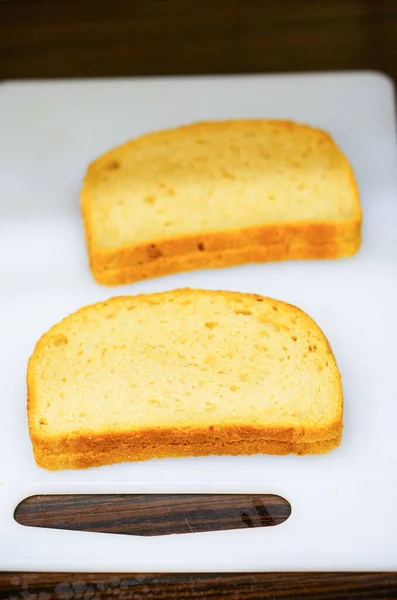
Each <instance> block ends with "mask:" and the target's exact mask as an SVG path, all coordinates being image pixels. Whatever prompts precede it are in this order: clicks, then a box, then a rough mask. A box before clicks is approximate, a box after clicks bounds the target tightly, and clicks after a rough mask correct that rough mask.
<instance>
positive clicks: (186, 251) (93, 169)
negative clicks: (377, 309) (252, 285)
mask: <svg viewBox="0 0 397 600" xmlns="http://www.w3.org/2000/svg"><path fill="white" fill-rule="evenodd" d="M81 205H82V212H83V218H84V226H85V232H86V239H87V247H88V253H89V260H90V264H91V268H92V272H93V274H94V277H95V278H96V280H97V281H98V282H99V283H103V284H107V285H117V284H122V283H129V282H133V281H138V280H141V279H146V278H150V277H157V276H160V275H165V274H168V273H174V272H177V271H187V270H190V269H199V268H208V267H224V266H231V265H237V264H242V263H245V262H263V261H264V262H266V261H277V260H285V259H314V258H339V257H344V256H350V255H352V254H354V253H355V252H356V251H357V250H358V248H359V246H360V232H361V208H360V203H359V196H358V189H357V185H356V182H355V179H354V175H353V171H352V169H351V167H350V165H349V162H348V160H347V159H346V157H345V156H344V155H343V154H342V152H341V151H340V150H339V149H338V147H337V146H336V144H335V143H334V142H333V140H332V139H331V138H330V137H329V136H328V135H327V134H326V133H324V132H323V131H320V130H318V129H313V128H311V127H308V126H305V125H298V124H294V123H290V122H284V121H266V120H243V121H224V122H208V123H198V124H194V125H190V126H186V127H181V128H179V129H173V130H168V131H161V132H158V133H153V134H149V135H145V136H143V137H141V138H138V139H135V140H133V141H131V142H128V143H126V144H124V145H122V146H119V147H118V148H115V149H114V150H111V151H110V152H108V153H107V154H105V155H104V156H101V157H100V158H98V159H97V160H96V161H95V162H93V163H92V164H91V165H90V167H89V169H88V172H87V174H86V177H85V181H84V186H83V189H82V193H81Z"/></svg>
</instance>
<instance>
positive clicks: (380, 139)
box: [0, 73, 397, 572]
mask: <svg viewBox="0 0 397 600" xmlns="http://www.w3.org/2000/svg"><path fill="white" fill-rule="evenodd" d="M228 117H278V118H288V119H295V120H297V121H302V122H307V123H310V124H312V125H315V126H319V127H322V128H325V129H326V130H328V131H329V132H330V133H331V134H332V136H334V138H335V139H336V141H337V142H338V143H339V144H340V146H341V148H342V149H343V150H344V151H345V152H346V153H347V155H348V157H349V158H350V160H351V162H352V164H353V167H354V169H355V171H356V175H357V178H358V183H359V187H360V191H361V197H362V204H363V208H364V216H365V220H364V228H363V246H362V249H361V251H360V252H359V254H358V255H357V256H355V257H354V258H351V259H346V260H339V261H330V262H322V261H318V262H316V261H310V262H289V263H281V264H263V265H247V266H242V267H238V268H230V269H222V270H212V271H211V270H208V271H205V270H203V271H197V272H193V273H184V274H178V275H174V276H170V277H164V278H161V279H156V280H152V281H146V282H143V283H138V284H135V285H129V286H125V287H121V288H120V287H119V288H113V289H110V288H105V287H100V286H99V285H97V284H96V283H95V282H94V280H93V278H92V276H91V274H90V272H89V269H88V266H87V260H86V252H85V248H84V242H83V232H82V226H81V220H80V215H79V206H78V194H79V189H80V186H81V181H82V177H83V175H84V171H85V168H86V166H87V164H88V163H89V161H91V160H92V159H94V158H95V157H96V156H97V155H99V154H100V153H102V152H103V151H105V150H107V149H108V148H110V147H112V146H114V145H117V144H119V143H121V142H123V141H125V140H127V139H129V138H131V137H134V136H136V135H138V134H141V133H144V132H148V131H151V130H155V129H158V128H163V127H169V126H176V125H180V124H183V123H189V122H191V121H197V120H200V119H221V118H228ZM0 217H1V220H0V282H1V283H0V290H1V293H0V322H1V330H0V331H1V335H0V352H1V361H0V540H1V541H0V569H5V570H46V571H50V570H56V571H62V570H64V571H69V570H70V571H107V572H109V571H118V572H121V571H151V572H153V571H157V572H158V571H233V570H236V571H255V570H260V571H264V570H301V569H304V570H314V569H327V570H349V569H365V570H376V569H381V570H382V569H397V434H396V423H397V386H396V371H397V360H396V359H397V311H396V308H397V233H396V230H397V149H396V130H395V115H394V97H393V87H392V84H391V82H390V81H389V80H388V79H387V78H386V77H384V76H383V75H380V74H376V73H345V74H329V75H293V76H269V77H268V76H253V77H251V76H249V77H244V76H239V77H227V78H221V77H211V78H209V77H207V78H183V79H176V78H173V79H135V80H133V79H128V80H100V81H78V82H77V81H68V82H66V81H65V82H62V81H61V82H30V83H26V82H20V83H5V84H4V85H1V86H0ZM180 286H190V287H202V288H223V289H231V290H241V291H246V292H257V293H259V294H264V295H268V296H273V297H275V298H278V299H281V300H286V301H288V302H291V303H294V304H296V305H298V306H299V307H301V308H302V309H304V310H305V311H307V312H308V313H309V314H310V315H311V316H312V317H313V318H314V319H315V320H316V321H317V322H318V323H319V325H320V326H321V327H322V328H323V330H324V331H325V333H326V335H327V336H328V338H329V340H330V342H331V344H332V347H333V349H334V352H335V355H336V358H337V361H338V364H339V367H340V370H341V372H342V375H343V385H344V393H345V429H344V435H343V440H342V444H341V446H340V448H339V449H337V450H335V451H333V452H332V453H330V454H328V455H325V456H305V457H297V456H287V457H271V456H254V457H205V458H187V459H167V460H152V461H149V462H143V463H136V464H123V465H115V466H109V467H102V468H96V469H95V468H94V469H90V470H87V471H80V472H79V471H63V472H57V473H50V472H46V471H44V470H41V469H39V468H38V467H36V465H35V463H34V460H33V456H32V451H31V446H30V441H29V438H28V430H27V421H26V409H25V404H26V388H25V373H26V362H27V359H28V357H29V355H30V353H31V352H32V349H33V346H34V344H35V342H36V340H37V339H38V338H39V337H40V335H41V334H42V333H43V332H44V331H46V330H47V329H48V328H49V327H50V326H51V325H53V324H54V323H55V322H57V321H58V320H59V319H61V318H62V317H63V316H65V315H66V314H68V313H69V312H72V311H74V310H76V309H77V308H79V307H80V306H81V305H83V304H87V303H90V302H95V301H97V300H101V299H105V298H108V297H110V296H111V295H113V294H136V293H138V292H152V291H157V290H165V289H171V288H175V287H180ZM73 492H78V493H95V492H106V493H109V492H122V493H136V492H138V493H141V492H156V493H159V492H160V493H161V492H167V493H169V492H175V493H179V492H183V493H186V492H195V493H197V492H205V493H208V492H210V493H211V492H214V493H222V492H228V493H240V492H241V493H267V492H268V493H276V494H281V495H283V496H284V497H285V498H287V499H288V500H289V501H290V503H291V505H292V515H291V517H290V518H289V519H288V520H287V521H286V522H285V523H284V524H282V525H280V526H277V527H272V528H258V529H249V530H238V531H220V532H211V533H193V534H185V535H171V536H164V537H159V538H156V537H154V538H153V537H151V538H142V537H134V536H121V535H108V534H100V533H84V532H72V531H57V530H45V529H35V528H27V527H23V526H21V525H18V524H17V523H16V522H15V521H14V520H13V511H14V508H15V506H16V505H17V503H18V502H19V501H20V500H22V499H23V498H25V497H27V496H29V495H32V494H43V493H57V494H59V493H73ZM374 511H375V512H374Z"/></svg>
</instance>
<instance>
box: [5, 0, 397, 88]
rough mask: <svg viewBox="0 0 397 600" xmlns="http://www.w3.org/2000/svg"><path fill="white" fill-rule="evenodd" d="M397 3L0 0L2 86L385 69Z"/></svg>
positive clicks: (393, 71) (392, 50)
mask: <svg viewBox="0 0 397 600" xmlns="http://www.w3.org/2000/svg"><path fill="white" fill-rule="evenodd" d="M396 40H397V7H396V1H395V0H278V1H277V0H113V1H110V2H109V1H107V0H97V1H94V0H9V1H7V0H6V1H4V0H0V79H6V78H15V77H23V78H25V77H88V76H108V75H142V74H144V75H146V74H163V75H164V74H167V75H169V74H196V73H238V72H276V71H306V70H307V71H313V70H330V69H331V70H335V69H362V68H364V69H380V70H382V71H385V72H386V73H388V74H389V75H391V76H392V77H394V78H395V79H397V52H396Z"/></svg>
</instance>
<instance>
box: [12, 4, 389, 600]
mask: <svg viewBox="0 0 397 600" xmlns="http://www.w3.org/2000/svg"><path fill="white" fill-rule="evenodd" d="M340 69H377V70H381V71H383V72H385V73H387V74H389V75H390V76H391V77H392V78H393V79H394V80H395V81H397V0H279V1H275V0H222V1H220V0H113V1H112V2H109V1H107V0H97V1H94V0H0V80H1V79H9V78H43V77H89V76H120V75H158V74H160V75H168V74H208V73H241V72H245V73H250V72H251V73H252V72H285V71H320V70H323V71H327V70H340ZM120 498H121V499H120ZM94 502H96V505H95V515H92V514H91V516H90V518H88V517H89V515H90V511H92V499H89V498H87V497H85V498H82V497H78V498H76V499H75V500H70V499H69V500H68V501H67V502H66V501H59V500H58V501H57V502H56V501H55V499H52V501H49V499H48V498H45V497H42V498H41V499H35V500H31V501H29V502H28V503H26V504H25V505H24V506H23V508H22V507H20V510H19V515H18V518H19V519H21V520H25V521H24V522H25V523H26V524H28V522H29V523H30V524H34V525H39V526H43V524H45V523H46V524H47V525H48V524H52V525H54V523H56V522H57V523H58V526H59V525H62V524H63V525H66V524H67V521H68V520H69V525H73V524H74V525H77V524H78V522H79V516H80V515H82V516H83V517H82V520H83V522H84V523H85V524H86V525H87V523H90V524H91V526H93V527H102V528H107V530H108V531H113V532H116V531H120V532H122V533H129V532H131V531H132V530H133V526H132V525H131V519H130V516H128V518H126V515H130V512H129V511H130V510H131V509H132V506H131V505H129V502H130V500H128V499H126V498H125V497H119V499H118V500H117V502H116V507H113V509H112V510H113V513H112V515H111V516H109V515H108V514H105V513H106V510H107V508H106V507H108V506H109V499H108V500H106V499H105V502H104V506H99V505H98V502H99V500H98V498H96V499H94ZM135 502H136V499H135ZM158 502H159V503H160V504H161V502H162V501H161V500H159V501H158ZM167 502H168V500H167ZM175 502H177V503H178V502H179V503H180V502H181V500H180V499H178V497H176V498H175ZM239 502H240V503H241V499H240V500H239ZM141 504H142V499H141ZM160 504H158V505H157V510H160ZM168 504H169V502H168ZM264 506H265V508H266V510H267V515H266V514H265V513H264V512H263V510H262V509H260V510H262V513H263V514H262V517H261V515H260V514H258V512H257V511H256V512H255V509H252V506H251V507H250V510H251V511H252V510H253V512H252V514H251V513H247V514H248V517H249V519H251V522H254V523H255V524H254V526H256V525H257V524H260V525H266V524H269V523H270V521H271V520H272V519H273V520H274V519H276V520H277V518H281V516H280V515H283V516H284V517H285V515H286V512H285V511H286V510H288V508H287V509H286V505H285V503H284V504H283V505H281V504H280V506H279V507H278V508H276V506H275V504H273V505H271V506H270V505H269V506H268V505H267V504H266V503H264ZM374 507H375V508H374V515H368V518H369V519H370V518H376V499H375V498H374ZM135 508H136V504H135ZM146 508H148V507H146ZM186 508H187V509H188V510H187V513H186V514H187V515H188V516H187V517H186V514H185V513H184V512H183V510H181V505H180V504H179V507H178V506H174V507H173V508H172V512H173V514H174V517H175V518H174V520H173V526H174V527H176V526H179V527H182V525H181V523H182V521H183V519H185V518H187V519H188V523H190V524H192V521H191V518H192V511H191V510H190V512H189V507H188V506H186V504H185V505H184V509H186ZM190 508H191V507H190ZM141 509H143V510H144V506H143V507H142V506H141ZM228 510H229V513H228V512H227V510H226V508H225V506H223V507H222V509H219V504H218V505H217V504H216V502H215V505H211V503H210V502H209V500H207V501H206V511H204V512H205V513H206V515H203V514H201V515H196V516H195V518H194V523H193V525H192V527H193V526H194V528H196V527H197V528H198V527H205V526H208V523H209V521H210V520H211V519H212V521H213V522H212V525H216V526H217V527H218V528H219V527H220V528H222V527H223V526H224V525H231V524H233V526H235V525H236V523H237V521H238V519H237V518H236V515H235V513H233V510H238V511H240V513H239V514H240V521H239V526H249V525H247V523H249V520H247V519H246V521H245V523H244V520H243V519H242V518H241V513H242V512H247V508H244V507H242V505H241V504H240V505H239V506H237V507H236V506H235V505H234V507H233V510H232V509H231V506H230V505H229V508H228ZM222 511H223V512H222ZM230 511H231V512H230ZM277 511H278V512H277ZM283 511H284V512H283ZM160 513H161V510H160ZM160 513H158V514H160ZM184 515H185V516H184ZM233 515H234V516H233ZM261 518H262V522H261ZM324 518H326V515H325V516H324ZM233 519H234V521H233ZM51 520H52V521H51ZM132 521H133V522H134V527H136V526H137V525H139V519H135V521H134V519H132ZM178 524H179V525H178ZM140 525H142V523H140ZM153 527H154V526H153V525H152V529H151V531H152V534H153V531H154V530H155V529H156V527H157V533H159V532H160V533H161V528H162V527H163V529H164V524H163V525H161V519H160V520H159V521H158V522H157V526H156V527H154V529H153ZM363 527H365V523H363ZM135 532H136V530H135ZM162 533H165V531H164V530H163V531H162ZM0 543H1V540H0ZM114 597H118V598H134V599H135V598H163V599H168V598H169V599H171V598H179V599H181V600H182V599H183V600H184V599H190V598H197V599H199V598H200V599H202V598H213V599H215V598H225V599H229V598H233V599H235V600H243V599H250V600H255V599H260V598H283V599H287V600H288V599H290V598H291V599H293V598H297V599H298V598H299V599H301V598H305V599H311V600H314V599H319V598H327V599H331V598H338V599H345V598H368V599H370V600H372V599H374V600H375V599H377V598H397V574H358V573H339V574H337V573H305V574H294V573H284V574H272V573H270V574H224V575H220V574H218V575H189V574H180V575H178V574H170V575H156V574H134V575H128V576H126V575H89V574H59V573H52V574H51V573H33V574H31V573H3V574H0V599H5V598H7V599H8V600H12V599H14V600H15V599H18V600H19V599H20V598H23V599H25V600H26V599H28V600H29V599H30V600H52V599H54V600H55V599H56V600H69V599H72V598H73V599H74V598H76V599H79V598H81V599H82V598H84V599H85V598H87V599H88V598H114Z"/></svg>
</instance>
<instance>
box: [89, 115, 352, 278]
mask: <svg viewBox="0 0 397 600" xmlns="http://www.w3.org/2000/svg"><path fill="white" fill-rule="evenodd" d="M253 121H254V122H256V121H255V120H253ZM257 122H258V123H261V122H262V121H257ZM229 123H230V122H229V121H220V122H209V123H207V122H204V123H195V124H192V125H187V126H184V127H181V128H179V130H183V129H186V128H190V129H197V128H199V129H200V128H206V127H208V126H211V127H217V128H220V127H227V126H228V125H229ZM244 123H246V121H234V124H241V125H243V124H244ZM273 123H274V124H277V125H278V126H279V127H283V128H288V129H292V128H296V127H300V128H307V129H311V130H312V129H313V128H312V127H310V126H307V125H300V124H296V123H292V122H290V121H277V120H275V121H273ZM315 131H316V133H317V134H318V135H321V136H324V137H325V138H327V139H328V140H329V141H330V142H331V143H334V142H333V140H332V139H331V138H330V136H329V135H328V134H327V133H325V132H323V131H321V130H317V129H316V130H315ZM168 133H169V132H168V131H167V130H164V131H159V132H155V133H151V134H148V135H146V136H142V138H137V139H135V140H132V141H130V142H127V143H126V144H124V145H122V146H119V147H118V148H116V149H114V150H111V151H110V152H108V153H106V154H105V155H103V156H101V157H100V158H99V159H97V160H96V161H95V162H94V163H92V165H91V166H90V168H89V169H88V172H87V175H86V178H85V182H84V186H83V190H82V193H81V208H82V215H83V222H84V229H85V235H86V244H87V250H88V256H89V262H90V267H91V270H92V273H93V275H94V277H95V279H96V281H97V282H98V283H101V284H104V285H110V286H112V285H121V284H126V283H132V282H135V281H140V280H143V279H149V278H152V277H160V276H163V275H169V274H171V273H176V272H180V271H190V270H194V269H201V268H217V267H231V266H236V265H241V264H244V263H258V262H272V261H282V260H298V259H336V258H342V257H348V256H352V255H353V254H355V253H356V252H357V251H358V250H359V248H360V245H361V222H362V211H361V206H360V201H359V192H358V188H357V183H356V180H355V177H354V173H353V170H352V169H351V167H350V166H348V167H347V168H348V169H349V175H350V181H351V188H352V190H351V191H352V195H353V197H354V199H355V204H356V208H357V216H356V218H354V219H351V220H346V221H334V222H332V221H329V222H328V221H327V222H315V221H313V222H310V221H308V222H296V223H288V222H286V223H271V224H264V225H258V226H253V227H245V228H241V229H233V230H221V231H203V232H200V233H195V234H191V235H183V236H178V237H173V238H162V239H156V240H152V241H151V242H146V243H138V244H132V245H130V246H124V247H119V248H114V249H106V248H101V247H99V246H98V245H97V244H96V243H95V240H94V232H93V231H92V219H91V217H90V206H91V194H90V184H91V182H92V181H93V180H95V177H96V176H97V175H96V173H97V170H98V169H100V168H101V165H102V164H107V165H108V163H109V160H110V158H113V159H114V157H115V156H116V157H117V158H121V157H122V156H123V154H124V153H125V152H126V151H127V150H128V149H129V147H130V146H131V145H139V144H140V143H141V141H142V140H146V139H147V138H148V137H161V136H163V135H167V134H168ZM338 151H339V150H338ZM339 152H340V151H339ZM341 154H342V153H341ZM347 165H348V162H347Z"/></svg>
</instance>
